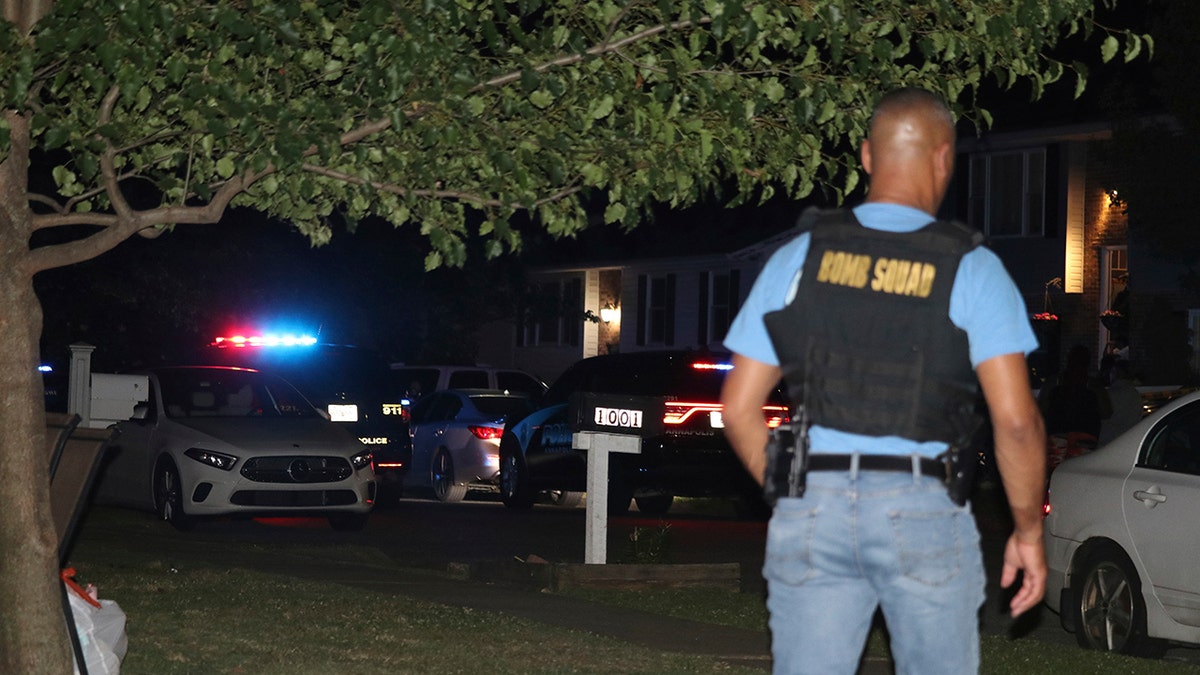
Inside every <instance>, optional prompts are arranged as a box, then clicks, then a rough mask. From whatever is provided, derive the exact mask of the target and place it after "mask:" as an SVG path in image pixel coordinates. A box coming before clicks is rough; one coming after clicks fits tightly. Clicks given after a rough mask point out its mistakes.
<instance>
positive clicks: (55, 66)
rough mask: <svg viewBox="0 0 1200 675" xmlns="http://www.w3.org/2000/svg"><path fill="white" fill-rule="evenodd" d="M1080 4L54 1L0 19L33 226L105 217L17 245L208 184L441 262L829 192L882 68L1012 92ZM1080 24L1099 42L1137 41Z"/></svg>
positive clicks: (106, 221) (210, 212)
mask: <svg viewBox="0 0 1200 675" xmlns="http://www.w3.org/2000/svg"><path fill="white" fill-rule="evenodd" d="M1093 7H1094V3H1093V2H1092V1H1091V0H1062V1H1060V2H1055V3H1043V2H1038V1H1036V0H1028V1H1025V2H1018V3H1012V2H1008V1H1007V0H1005V1H1000V0H990V1H983V2H974V1H973V2H961V1H958V0H938V1H934V2H927V3H921V4H920V5H913V4H912V3H909V2H907V0H874V1H862V0H859V1H849V0H839V1H830V2H815V1H812V0H801V1H792V2H770V1H762V2H756V1H730V2H716V1H713V0H709V1H706V2H700V1H697V2H672V3H668V2H658V3H651V2H641V3H639V2H631V3H619V2H613V1H611V0H609V1H605V2H587V3H579V2H540V1H537V0H520V1H517V2H496V1H493V0H458V1H456V2H446V3H393V2H380V1H378V0H363V1H362V2H354V3H346V2H343V1H342V0H306V1H302V2H277V1H274V0H248V1H245V2H237V3H234V2H195V1H193V0H189V1H187V2H169V1H168V2H163V1H161V0H127V1H124V2H115V1H100V2H97V1H96V0H59V1H58V2H57V3H55V5H54V8H53V10H52V12H51V13H50V14H48V15H47V16H45V17H44V18H43V19H42V20H41V21H40V22H39V23H38V24H37V25H36V26H35V27H34V30H33V33H32V35H31V36H30V38H28V39H26V38H23V37H22V36H21V35H19V34H18V32H17V29H16V28H15V27H14V26H9V27H8V30H7V31H6V32H5V33H4V35H2V36H0V58H2V59H3V65H4V69H3V71H2V72H3V73H4V77H3V85H4V86H3V89H2V92H3V95H4V99H3V102H4V105H5V106H6V107H8V108H10V109H13V110H18V111H29V112H32V113H33V115H32V117H31V120H30V133H31V136H32V145H33V146H34V147H35V148H40V149H43V150H45V151H48V155H47V157H48V158H49V159H50V161H51V162H52V163H53V164H54V165H55V166H54V169H53V177H54V180H55V182H56V184H57V194H45V195H40V196H39V197H38V198H37V199H38V203H39V204H40V205H41V206H42V208H40V209H38V212H39V213H40V215H39V216H38V219H37V220H38V227H53V226H64V225H70V224H86V225H93V226H99V227H101V228H104V230H113V229H115V230H118V231H119V234H117V235H115V236H113V235H112V234H109V233H108V232H101V233H99V234H97V235H94V237H98V238H99V239H100V240H103V241H94V242H92V243H91V244H83V243H79V244H77V245H75V246H73V247H72V248H71V249H70V250H66V251H59V252H57V253H56V254H53V255H52V254H50V252H49V251H47V252H44V253H42V254H41V256H40V257H43V258H44V260H43V261H39V262H38V265H39V267H47V266H53V265H56V264H61V263H64V262H74V261H75V260H78V259H81V258H84V257H90V256H91V255H95V254H96V252H98V251H97V249H99V250H104V249H106V248H110V247H111V246H108V245H107V242H109V241H112V240H114V239H118V238H124V236H128V234H129V233H130V230H131V229H137V230H144V229H145V228H147V227H163V226H170V225H171V224H174V223H184V222H212V221H213V220H215V219H216V218H215V216H218V215H219V212H220V211H221V210H222V209H223V208H224V207H225V206H226V205H227V204H233V205H246V206H252V207H254V208H257V209H260V210H263V211H266V212H268V213H270V214H271V215H273V216H276V217H278V218H280V219H283V220H286V221H288V222H291V223H293V224H294V225H295V226H296V227H297V228H299V229H300V230H301V231H302V232H303V233H304V234H306V235H308V236H309V237H310V238H311V239H312V241H313V242H314V243H318V244H319V243H323V242H325V241H327V240H328V238H329V236H330V229H329V226H328V223H327V219H328V218H329V216H330V215H331V214H332V213H334V212H335V211H337V212H340V213H342V214H344V215H345V216H347V217H349V218H351V219H354V218H361V217H363V216H366V215H368V214H378V215H381V216H383V217H385V218H386V219H388V220H389V221H391V222H392V223H393V224H395V225H397V226H399V225H404V224H407V223H411V225H412V226H413V227H418V228H420V229H421V232H422V233H423V234H425V235H426V236H428V238H429V241H430V243H431V251H430V254H429V257H428V259H427V266H429V267H434V266H437V265H439V264H442V263H448V264H451V265H454V264H461V262H462V260H463V255H464V248H463V240H464V238H466V237H469V236H472V235H474V234H478V235H482V236H483V237H485V238H487V240H488V251H489V253H491V254H493V255H494V254H499V253H501V252H502V251H505V250H511V249H514V248H517V247H519V246H520V243H521V233H520V231H519V227H518V226H516V225H515V224H514V218H513V216H514V215H516V214H518V213H524V214H528V215H529V216H530V217H531V218H530V220H532V221H533V222H536V223H537V224H538V226H540V227H544V228H545V229H546V230H548V231H549V232H551V233H555V234H570V233H572V232H575V231H577V230H578V229H580V228H582V227H584V226H586V224H587V223H588V222H589V211H592V210H595V211H598V212H602V213H603V218H604V220H605V221H607V222H610V223H618V224H620V225H622V226H626V227H631V226H634V225H636V224H637V222H638V221H639V219H640V218H641V216H642V215H643V214H644V212H645V209H646V206H647V204H649V203H652V202H659V203H664V204H668V205H670V206H682V205H688V204H692V203H695V202H696V200H697V199H700V198H701V197H704V196H706V195H708V194H710V193H712V192H714V191H718V190H726V191H728V194H726V195H724V199H725V200H726V201H728V202H731V203H739V202H742V201H746V200H758V199H762V198H764V197H769V196H771V195H772V194H774V193H775V191H783V192H785V193H786V194H788V195H790V196H793V197H797V198H800V197H803V196H805V195H806V194H808V193H809V192H810V191H811V190H812V189H813V188H814V187H815V186H818V185H821V186H826V187H829V188H831V189H832V192H833V193H834V194H842V193H844V192H845V191H847V190H849V189H852V188H853V187H854V185H855V184H856V182H857V181H858V177H859V174H858V171H857V169H856V168H855V167H856V161H855V160H854V157H853V151H854V148H855V146H856V145H857V142H858V141H859V140H860V139H861V138H862V136H863V134H864V126H865V122H866V116H867V114H868V113H869V110H870V108H871V105H872V102H873V100H874V99H875V98H876V97H877V96H878V94H879V93H880V92H881V91H882V90H886V89H888V88H891V87H895V86H898V85H901V84H914V85H923V86H926V87H929V88H932V89H935V90H938V91H940V92H942V93H943V94H944V95H945V96H946V97H947V99H948V100H951V101H958V100H962V99H964V94H965V100H967V101H971V100H972V98H973V96H972V93H973V92H974V91H976V90H977V89H978V88H979V87H981V86H983V85H984V84H985V82H986V81H987V80H988V79H992V80H994V81H998V82H999V83H1001V84H1003V85H1007V84H1011V83H1013V82H1016V81H1017V80H1020V79H1027V80H1029V81H1030V82H1032V83H1033V84H1034V88H1035V92H1036V91H1040V88H1041V87H1043V86H1044V85H1045V84H1047V83H1050V82H1053V81H1055V80H1057V79H1059V78H1061V77H1062V76H1064V75H1066V74H1070V75H1072V76H1073V77H1075V78H1077V80H1078V82H1079V86H1080V87H1082V86H1083V83H1084V81H1085V78H1086V69H1085V68H1083V67H1082V66H1081V65H1079V64H1077V63H1071V62H1064V61H1063V60H1060V59H1058V58H1055V57H1054V56H1053V54H1054V50H1055V48H1056V46H1057V44H1058V43H1059V41H1060V40H1061V39H1062V38H1063V37H1064V36H1066V35H1070V34H1073V33H1086V32H1089V31H1092V30H1095V29H1096V26H1095V24H1094V23H1092V22H1091V21H1090V20H1089V18H1090V16H1091V13H1092V11H1093ZM1100 30H1102V31H1105V30H1106V29H1103V28H1101V29H1100ZM1101 37H1102V38H1103V39H1101V40H1099V43H1100V45H1101V46H1102V50H1103V55H1104V56H1105V58H1112V57H1113V56H1115V55H1116V54H1117V53H1118V52H1119V51H1121V50H1123V51H1124V54H1125V55H1126V56H1127V57H1132V56H1135V55H1136V54H1137V53H1138V52H1139V51H1140V50H1141V49H1142V46H1143V45H1144V44H1146V43H1148V42H1149V40H1150V38H1149V37H1148V36H1143V35H1137V34H1132V33H1107V32H1106V33H1105V34H1104V35H1102V36H1101ZM964 112H966V113H967V114H969V115H972V116H974V117H976V118H978V119H980V120H982V121H984V122H986V120H987V119H988V117H987V112H986V111H984V110H965V111H964ZM6 141H7V138H6V137H5V136H4V135H0V143H3V144H4V146H5V149H7V147H6V146H7V142H6ZM139 199H140V200H142V201H140V202H139V201H138V200H139ZM146 200H149V201H146ZM139 206H140V207H141V208H142V211H141V212H139V210H138V209H139ZM155 207H165V208H155ZM146 209H152V210H149V211H146ZM601 210H602V211H601ZM133 214H136V215H137V216H139V217H136V218H135V217H131V215H133ZM151 214H152V215H151ZM118 223H122V225H118ZM106 235H107V236H106Z"/></svg>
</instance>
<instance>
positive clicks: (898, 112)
mask: <svg viewBox="0 0 1200 675" xmlns="http://www.w3.org/2000/svg"><path fill="white" fill-rule="evenodd" d="M867 137H868V138H869V139H870V140H871V143H872V145H875V146H876V149H877V150H882V149H884V146H886V147H887V149H889V150H898V151H903V150H906V149H921V148H933V147H936V146H938V145H941V144H942V143H947V142H949V143H953V142H954V116H953V115H952V114H951V113H950V109H949V108H947V107H946V104H945V102H944V101H942V99H941V97H939V96H938V95H937V94H934V93H932V92H930V91H927V90H925V89H918V88H916V87H906V88H904V89H897V90H895V91H892V92H889V93H887V94H885V95H884V96H883V98H881V99H879V103H877V104H876V105H875V112H874V113H872V115H871V124H870V126H869V127H868V129H867Z"/></svg>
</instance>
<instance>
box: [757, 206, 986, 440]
mask: <svg viewBox="0 0 1200 675" xmlns="http://www.w3.org/2000/svg"><path fill="white" fill-rule="evenodd" d="M806 220H809V221H813V219H812V218H807V219H806ZM810 232H811V241H810V244H809V250H808V257H807V258H806V259H805V262H804V268H803V270H804V271H803V275H802V277H801V279H800V283H799V286H798V288H797V293H796V296H795V298H794V299H793V300H792V301H791V302H790V303H789V304H788V305H787V306H786V307H784V308H783V309H781V310H779V311H776V312H770V313H768V314H767V315H766V316H765V317H764V321H765V323H766V326H767V331H768V333H769V334H770V336H771V341H772V343H773V344H774V346H775V351H776V353H777V354H778V356H779V361H780V364H781V365H782V369H783V377H784V381H785V382H786V383H787V386H788V393H789V394H790V396H791V397H792V401H794V402H796V403H798V404H803V405H804V406H805V408H806V410H807V413H808V417H809V420H810V421H811V422H812V423H813V424H817V425H821V426H824V427H829V428H833V429H839V430H842V431H846V432H851V433H857V434H863V435H867V436H900V437H903V438H907V439H911V440H914V441H945V442H947V443H951V444H954V443H959V442H961V441H962V440H963V438H962V437H963V436H964V435H965V434H966V433H967V432H968V430H970V429H971V428H972V427H973V422H974V417H975V408H976V403H977V400H978V390H979V387H978V382H977V380H976V379H975V372H974V370H973V369H972V368H971V361H970V354H969V351H968V344H967V334H966V332H965V331H963V330H962V329H960V328H958V327H957V326H955V325H954V324H953V323H952V322H951V321H950V318H949V307H950V290H951V288H952V287H953V285H954V277H955V275H956V274H957V272H958V265H959V262H960V261H961V260H962V257H963V255H965V254H966V253H967V252H968V251H970V250H972V249H973V248H975V247H976V246H978V245H979V244H980V243H982V241H983V236H982V235H981V234H979V233H978V232H975V231H974V230H970V229H968V228H967V227H965V226H963V225H959V224H956V223H950V222H944V221H937V222H934V223H930V224H929V225H927V226H925V227H923V228H921V229H920V230H916V231H914V232H884V231H880V230H873V229H871V228H868V227H864V226H863V225H862V224H861V223H859V222H858V220H857V219H856V218H855V217H854V214H853V213H851V212H850V211H844V210H832V211H822V212H820V213H818V214H817V216H816V218H815V222H813V226H812V229H811V231H810Z"/></svg>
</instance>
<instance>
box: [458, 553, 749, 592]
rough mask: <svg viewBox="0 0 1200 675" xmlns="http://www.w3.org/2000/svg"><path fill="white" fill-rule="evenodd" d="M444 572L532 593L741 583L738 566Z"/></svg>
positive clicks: (483, 566) (557, 566)
mask: <svg viewBox="0 0 1200 675" xmlns="http://www.w3.org/2000/svg"><path fill="white" fill-rule="evenodd" d="M447 569H448V571H449V572H450V574H451V576H453V577H454V578H457V579H463V580H470V581H479V582H483V583H493V584H503V585H509V586H515V587H518V588H523V589H528V590H538V591H541V590H546V591H559V590H564V589H569V588H598V589H612V590H634V591H636V590H641V589H646V588H695V587H706V588H722V589H726V590H730V591H734V592H738V591H739V590H740V588H741V579H742V566H741V563H695V564H667V563H663V564H644V565H639V564H606V565H587V564H582V563H550V562H539V561H535V560H530V561H521V560H512V561H507V562H499V563H497V562H475V563H450V565H449V566H448V568H447Z"/></svg>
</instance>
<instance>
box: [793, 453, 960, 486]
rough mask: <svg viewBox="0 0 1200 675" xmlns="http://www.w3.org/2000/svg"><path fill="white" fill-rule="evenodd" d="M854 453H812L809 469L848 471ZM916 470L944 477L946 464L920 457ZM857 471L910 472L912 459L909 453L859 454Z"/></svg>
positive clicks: (923, 473) (809, 458) (935, 476)
mask: <svg viewBox="0 0 1200 675" xmlns="http://www.w3.org/2000/svg"><path fill="white" fill-rule="evenodd" d="M853 459H854V455H829V454H825V453H814V454H811V455H809V456H808V470H809V471H849V470H850V463H851V462H852V461H853ZM917 467H918V470H919V471H920V472H921V475H923V476H931V477H933V478H940V479H942V480H945V479H946V465H945V464H943V463H942V462H940V461H939V460H936V459H930V458H929V457H922V458H921V459H919V460H917ZM858 470H859V471H905V472H909V473H911V472H912V470H913V460H912V456H910V455H859V456H858Z"/></svg>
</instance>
